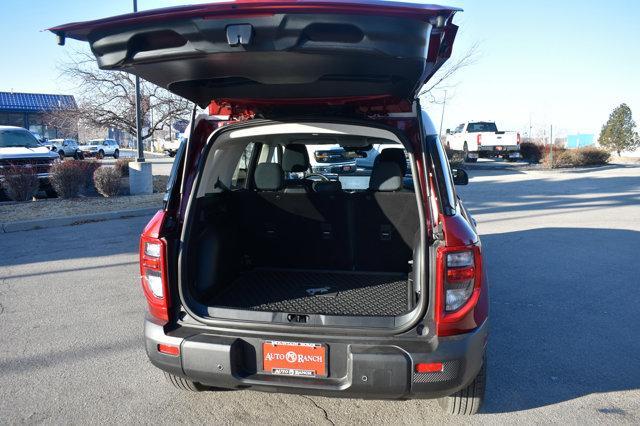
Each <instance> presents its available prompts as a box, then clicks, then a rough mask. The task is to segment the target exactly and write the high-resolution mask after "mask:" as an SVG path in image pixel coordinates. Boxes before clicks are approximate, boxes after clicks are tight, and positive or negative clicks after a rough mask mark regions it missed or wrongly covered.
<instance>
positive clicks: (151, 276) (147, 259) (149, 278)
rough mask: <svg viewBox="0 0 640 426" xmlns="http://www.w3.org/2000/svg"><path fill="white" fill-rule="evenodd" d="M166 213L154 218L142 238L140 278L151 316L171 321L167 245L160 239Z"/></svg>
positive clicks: (160, 212) (161, 212)
mask: <svg viewBox="0 0 640 426" xmlns="http://www.w3.org/2000/svg"><path fill="white" fill-rule="evenodd" d="M165 214H166V213H165V212H164V211H159V212H158V213H156V214H155V216H153V218H152V219H151V221H150V222H149V223H148V224H147V226H146V227H145V229H144V231H143V232H142V235H141V236H140V277H141V281H142V291H143V292H144V296H145V298H146V299H147V305H148V306H149V314H151V316H153V317H155V318H156V319H158V320H159V321H161V322H165V323H166V322H168V321H169V303H170V300H169V291H168V286H167V271H166V243H165V241H164V240H163V239H162V238H160V230H161V229H162V224H163V222H164V218H165Z"/></svg>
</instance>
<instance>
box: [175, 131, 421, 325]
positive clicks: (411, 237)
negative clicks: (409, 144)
mask: <svg viewBox="0 0 640 426" xmlns="http://www.w3.org/2000/svg"><path fill="white" fill-rule="evenodd" d="M248 140H252V141H254V142H250V143H246V142H243V141H233V140H230V141H229V142H228V144H227V143H225V142H220V143H219V146H218V147H217V149H215V150H212V151H211V152H210V153H209V155H208V159H209V160H210V161H211V162H212V164H211V165H210V166H211V167H210V168H209V169H208V168H207V167H205V170H203V172H202V181H201V182H200V187H199V189H198V193H197V194H196V195H197V196H196V197H195V198H194V200H193V204H192V205H191V206H190V207H189V208H190V212H189V216H190V217H191V220H190V221H189V224H188V225H189V228H188V229H186V230H185V231H184V232H185V234H184V235H188V237H187V238H185V240H186V241H185V246H186V250H185V251H184V252H183V253H184V255H185V260H186V261H185V262H184V263H183V265H184V267H185V269H183V283H185V284H187V286H188V287H187V289H188V292H189V298H188V300H191V304H190V305H189V306H190V307H191V308H192V309H193V310H194V311H195V312H197V313H198V315H200V316H203V317H207V316H208V317H219V316H220V315H222V316H229V315H230V316H231V317H233V318H242V319H250V320H262V319H264V318H270V317H269V316H267V317H265V316H264V315H260V313H274V315H275V313H279V314H282V315H279V317H280V318H287V319H288V320H289V321H291V322H293V321H295V322H307V321H311V320H310V319H309V318H308V317H306V316H312V315H324V316H341V317H387V318H390V321H391V323H393V318H394V317H397V316H402V315H404V314H407V313H409V312H411V311H412V310H413V309H414V308H415V307H416V306H417V304H418V301H419V300H420V297H421V295H420V287H419V283H418V282H416V277H417V274H418V272H419V271H416V267H415V266H414V257H416V256H418V255H419V254H420V253H419V246H420V226H419V223H420V221H419V209H418V203H417V199H416V195H415V192H414V189H413V186H412V183H411V182H412V181H411V173H410V167H409V163H408V160H407V158H408V157H407V154H406V152H405V150H404V149H403V148H402V145H400V144H399V143H398V142H395V145H394V142H393V141H390V140H387V142H389V145H388V146H390V148H388V149H386V150H385V151H383V152H382V154H380V155H379V158H377V159H376V161H375V164H374V166H373V169H372V170H371V171H368V172H366V173H364V174H359V175H358V174H356V175H354V174H348V175H344V176H334V175H331V176H323V175H319V174H317V173H311V172H310V163H309V156H310V155H315V151H313V150H314V149H320V150H321V149H322V145H323V144H329V143H334V144H335V143H338V144H339V145H341V146H345V147H346V148H345V149H347V150H348V151H349V150H350V149H351V148H350V147H349V144H351V145H353V146H357V145H363V146H368V145H367V144H366V143H367V142H369V140H368V139H367V138H361V139H358V138H354V137H351V138H346V139H345V138H344V137H341V139H335V138H333V139H332V140H328V138H327V137H324V136H323V137H322V138H320V137H319V136H318V135H315V134H314V135H300V134H298V135H295V134H278V135H274V136H264V137H259V138H256V137H250V138H249V139H248ZM256 140H260V142H259V143H258V142H255V141H256ZM216 144H218V142H216ZM307 146H309V147H311V146H317V147H318V148H309V149H311V152H310V151H309V149H307ZM385 146H387V145H385ZM214 151H215V152H214ZM231 155H237V157H240V158H239V159H238V158H237V157H236V158H235V159H234V161H233V162H232V164H233V165H236V164H237V165H236V166H235V170H232V168H231V167H227V169H228V170H225V169H224V166H223V165H225V164H229V160H228V158H225V156H231ZM376 155H377V153H376ZM218 161H220V163H218V164H219V165H221V166H222V167H218V168H216V167H215V166H216V163H217V162H218ZM203 185H204V186H203ZM185 272H186V273H185ZM187 303H189V302H188V301H187ZM301 315H302V317H301ZM274 318H275V317H274Z"/></svg>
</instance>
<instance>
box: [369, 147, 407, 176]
mask: <svg viewBox="0 0 640 426" xmlns="http://www.w3.org/2000/svg"><path fill="white" fill-rule="evenodd" d="M380 161H393V162H395V163H397V164H398V166H400V170H401V171H402V176H404V175H406V174H407V157H406V156H405V153H404V149H402V148H385V149H383V150H382V152H381V153H380V154H379V155H378V156H377V157H376V159H375V161H374V165H375V163H376V162H380Z"/></svg>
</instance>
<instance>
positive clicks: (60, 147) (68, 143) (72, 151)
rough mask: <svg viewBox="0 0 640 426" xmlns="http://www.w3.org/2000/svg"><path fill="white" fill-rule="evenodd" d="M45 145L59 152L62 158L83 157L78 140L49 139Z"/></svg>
mask: <svg viewBox="0 0 640 426" xmlns="http://www.w3.org/2000/svg"><path fill="white" fill-rule="evenodd" d="M44 146H46V147H47V148H49V150H51V151H53V152H55V153H57V154H58V155H59V156H60V158H64V157H73V158H76V159H78V158H80V157H82V151H80V148H79V146H78V142H76V141H75V140H73V139H49V140H48V141H46V142H45V143H44Z"/></svg>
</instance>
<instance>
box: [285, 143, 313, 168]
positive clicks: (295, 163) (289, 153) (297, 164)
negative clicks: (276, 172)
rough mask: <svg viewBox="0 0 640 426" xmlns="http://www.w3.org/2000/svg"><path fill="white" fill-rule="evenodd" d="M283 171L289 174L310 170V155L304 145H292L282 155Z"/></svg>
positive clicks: (286, 147) (287, 146)
mask: <svg viewBox="0 0 640 426" xmlns="http://www.w3.org/2000/svg"><path fill="white" fill-rule="evenodd" d="M282 169H283V170H284V171H285V172H287V173H300V172H306V171H307V170H309V154H307V147H306V146H304V145H302V144H297V143H294V144H290V145H286V146H285V147H284V152H283V153H282Z"/></svg>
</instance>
